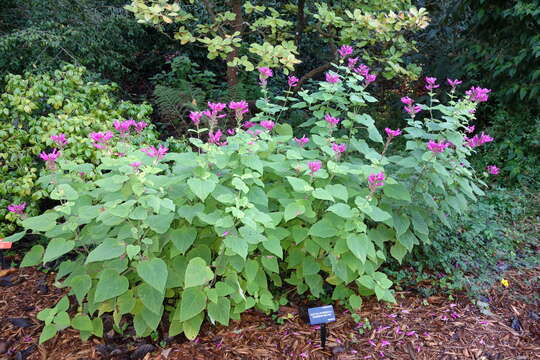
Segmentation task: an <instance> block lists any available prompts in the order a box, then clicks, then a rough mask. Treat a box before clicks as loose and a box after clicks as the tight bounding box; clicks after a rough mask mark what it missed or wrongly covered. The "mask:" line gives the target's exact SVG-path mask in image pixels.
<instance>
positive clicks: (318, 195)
mask: <svg viewBox="0 0 540 360" xmlns="http://www.w3.org/2000/svg"><path fill="white" fill-rule="evenodd" d="M311 195H313V197H314V198H315V199H320V200H329V201H334V197H333V196H332V195H331V194H330V192H329V191H328V190H325V189H321V188H317V189H315V190H314V191H313V192H312V193H311Z"/></svg>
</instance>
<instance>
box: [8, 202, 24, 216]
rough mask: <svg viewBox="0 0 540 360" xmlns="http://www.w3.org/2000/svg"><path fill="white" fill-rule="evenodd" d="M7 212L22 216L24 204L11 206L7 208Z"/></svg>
mask: <svg viewBox="0 0 540 360" xmlns="http://www.w3.org/2000/svg"><path fill="white" fill-rule="evenodd" d="M7 209H8V211H9V212H11V213H14V214H17V215H22V214H23V213H24V209H26V203H25V202H23V203H20V204H11V205H8V207H7Z"/></svg>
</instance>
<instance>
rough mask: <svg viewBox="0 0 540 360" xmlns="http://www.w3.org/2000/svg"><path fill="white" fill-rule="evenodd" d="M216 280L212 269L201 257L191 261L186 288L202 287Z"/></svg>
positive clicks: (187, 270)
mask: <svg viewBox="0 0 540 360" xmlns="http://www.w3.org/2000/svg"><path fill="white" fill-rule="evenodd" d="M213 278H214V273H213V272H212V270H210V267H209V266H208V265H206V261H204V260H203V259H201V258H200V257H196V258H193V259H191V260H190V261H189V263H188V266H187V269H186V275H185V281H184V287H185V288H190V287H195V286H200V285H204V284H206V283H208V282H209V281H211V280H212V279H213Z"/></svg>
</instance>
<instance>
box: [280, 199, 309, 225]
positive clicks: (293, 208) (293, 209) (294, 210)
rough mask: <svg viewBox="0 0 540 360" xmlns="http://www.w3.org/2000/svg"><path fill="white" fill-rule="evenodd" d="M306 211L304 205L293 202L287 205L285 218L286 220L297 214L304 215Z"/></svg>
mask: <svg viewBox="0 0 540 360" xmlns="http://www.w3.org/2000/svg"><path fill="white" fill-rule="evenodd" d="M305 211H306V208H305V207H304V205H300V204H298V203H297V202H292V203H290V204H288V205H287V206H285V211H284V213H283V219H284V220H285V222H287V221H289V220H291V219H294V218H295V217H297V216H300V215H302V214H303V213H304V212H305Z"/></svg>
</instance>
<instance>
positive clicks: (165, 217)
mask: <svg viewBox="0 0 540 360" xmlns="http://www.w3.org/2000/svg"><path fill="white" fill-rule="evenodd" d="M173 219H174V213H168V214H157V215H152V216H149V217H148V218H146V219H145V220H144V223H145V224H147V225H148V226H149V227H150V229H152V230H154V231H155V232H156V233H158V234H165V233H166V232H167V231H168V230H169V228H170V227H171V222H172V221H173Z"/></svg>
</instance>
